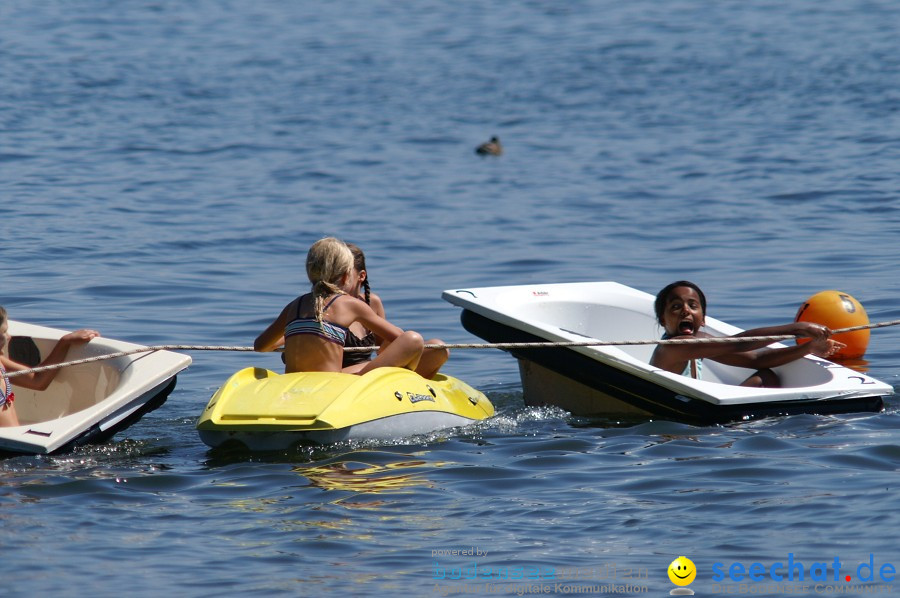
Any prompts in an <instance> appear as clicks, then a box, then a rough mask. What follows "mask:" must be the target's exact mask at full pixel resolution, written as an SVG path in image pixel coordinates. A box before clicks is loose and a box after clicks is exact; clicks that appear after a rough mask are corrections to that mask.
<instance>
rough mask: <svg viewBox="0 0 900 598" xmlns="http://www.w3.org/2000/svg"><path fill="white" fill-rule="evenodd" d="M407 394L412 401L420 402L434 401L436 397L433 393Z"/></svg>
mask: <svg viewBox="0 0 900 598" xmlns="http://www.w3.org/2000/svg"><path fill="white" fill-rule="evenodd" d="M406 396H408V397H409V402H410V403H418V402H420V401H431V402H432V403H434V397H433V396H431V395H420V394H416V393H412V392H407V393H406Z"/></svg>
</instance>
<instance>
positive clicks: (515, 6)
mask: <svg viewBox="0 0 900 598" xmlns="http://www.w3.org/2000/svg"><path fill="white" fill-rule="evenodd" d="M898 24H900V6H898V5H896V4H895V3H889V2H879V1H865V2H864V1H852V0H851V1H838V0H824V1H820V2H791V3H776V2H735V1H731V0H726V1H723V2H717V3H708V2H701V1H699V0H678V1H674V2H658V1H652V0H636V1H633V2H624V3H623V2H612V1H583V2H568V3H562V2H544V1H531V2H522V3H481V2H471V1H468V0H465V1H461V2H453V3H443V2H432V1H425V2H417V3H409V2H385V1H382V0H374V1H370V2H345V3H302V2H273V1H259V2H252V3H250V2H246V3H243V2H233V1H227V0H221V1H212V0H200V1H198V2H170V1H167V0H161V1H157V2H111V1H105V2H104V1H99V0H97V1H87V0H84V1H73V2H59V1H48V2H41V3H37V4H35V3H32V2H23V1H21V0H11V1H8V2H4V3H3V4H2V5H0V27H2V29H0V31H2V35H0V222H2V225H3V232H4V242H3V243H2V250H0V256H2V259H3V270H4V272H3V276H2V282H3V299H2V304H3V305H5V306H6V307H7V309H8V310H9V311H10V315H11V317H12V318H14V319H19V320H26V321H31V322H35V323H40V324H44V325H50V326H56V327H61V328H70V329H71V328H78V327H83V326H84V327H88V326H89V327H92V328H97V329H100V330H101V331H102V332H103V334H104V335H106V336H109V337H113V338H121V339H124V340H129V341H133V342H139V343H146V344H161V343H184V344H223V345H248V344H251V343H252V340H253V338H254V337H255V336H256V334H258V333H259V332H260V331H261V330H262V329H263V328H264V327H265V326H266V325H267V324H268V322H269V321H270V320H271V319H272V318H273V317H274V316H275V315H276V314H277V313H278V311H279V310H280V308H281V307H282V306H283V305H284V304H285V303H286V302H287V301H288V300H290V299H291V298H292V297H293V296H295V295H296V294H298V293H299V292H301V291H303V290H304V289H305V288H306V286H307V283H306V282H305V273H304V269H303V263H304V257H305V252H306V249H307V248H308V246H309V245H310V244H311V243H312V242H313V241H315V240H316V239H318V238H320V237H322V236H324V235H336V236H340V237H342V238H345V239H347V240H350V241H353V242H356V243H358V244H359V245H361V246H362V247H363V249H364V250H365V251H366V254H367V258H368V266H369V274H370V279H371V282H372V285H373V289H374V290H375V291H376V292H378V293H379V294H380V295H381V296H382V298H383V299H384V300H385V302H386V307H387V310H388V316H389V318H390V319H391V320H393V321H395V322H396V323H397V324H398V325H400V326H403V327H407V328H414V329H417V330H420V331H422V332H423V333H424V334H426V335H428V336H433V337H440V338H442V339H444V340H446V341H448V342H471V341H473V340H476V339H474V338H473V337H472V336H471V335H469V334H468V333H467V332H465V330H463V328H462V327H461V325H460V324H459V310H458V309H457V308H455V307H453V306H450V305H449V304H447V303H445V302H443V301H442V300H441V299H440V294H441V291H442V290H444V289H450V288H464V287H474V286H486V285H493V284H523V283H531V282H541V283H543V282H567V281H581V280H616V281H619V282H622V283H625V284H628V285H630V286H634V287H636V288H639V289H642V290H645V291H648V292H655V291H656V290H658V289H659V288H660V287H662V286H663V285H664V284H666V283H668V282H670V281H672V280H675V279H679V278H688V279H691V280H694V281H695V282H697V283H698V284H700V286H702V287H703V288H704V290H705V291H706V294H707V296H708V297H709V301H710V307H709V313H710V315H712V316H714V317H717V318H719V319H723V320H726V321H728V322H731V323H734V324H736V325H738V326H742V327H745V328H749V327H753V326H760V325H767V324H778V323H783V322H787V321H790V320H791V319H792V318H793V316H794V313H795V311H796V309H797V307H798V306H799V305H800V303H802V302H803V300H804V299H806V298H807V297H809V296H810V295H812V294H813V293H816V292H818V291H820V290H824V289H831V288H837V289H840V290H843V291H845V292H848V293H850V294H852V295H854V296H855V297H856V298H857V299H859V300H860V301H861V302H862V303H863V305H864V306H865V307H866V309H867V310H868V312H869V316H870V319H871V320H872V321H873V322H878V321H887V320H895V319H900V304H898V300H897V297H898V296H900V282H898V279H897V277H896V275H895V270H896V264H897V258H898V251H897V249H896V248H897V239H898V232H900V197H898V184H897V183H898V172H900V133H898V131H900V91H898V90H900V85H898V84H900V53H898V51H897V50H898V46H897V36H896V31H897V25H898ZM492 135H498V136H499V137H500V139H501V141H502V142H503V144H504V146H505V148H506V151H505V153H504V155H503V156H500V157H498V158H494V157H490V158H480V157H478V156H476V155H475V154H474V152H473V149H474V147H475V146H476V145H477V144H479V143H481V142H482V141H485V140H487V139H488V138H489V137H490V136H492ZM898 346H900V330H898V329H897V328H885V329H881V330H877V331H874V332H873V333H872V338H871V342H870V345H869V350H868V353H867V355H866V359H867V360H868V362H869V363H868V369H869V373H870V374H872V375H874V376H875V377H876V378H879V379H881V380H884V381H886V382H888V383H890V384H892V385H894V386H895V387H896V386H897V385H898V384H900V381H898V375H900V348H898ZM192 357H193V358H194V363H193V365H192V366H191V367H190V368H189V369H188V370H187V371H186V372H184V373H183V374H182V375H181V376H180V377H179V380H178V387H177V388H176V390H175V391H174V393H173V394H172V395H171V396H170V398H169V400H168V402H167V403H166V404H165V405H164V406H163V408H161V409H159V410H157V411H155V412H153V413H151V414H149V415H148V416H146V417H145V418H144V419H143V420H141V421H140V422H139V423H138V424H137V425H135V426H133V427H132V428H130V429H129V430H127V431H126V432H125V433H122V434H120V435H118V436H117V437H116V438H115V439H114V440H113V441H112V442H110V443H108V444H105V445H102V446H97V447H90V448H85V449H81V450H78V451H77V452H75V453H71V454H66V455H60V456H50V457H46V456H38V457H32V456H21V457H14V458H8V459H4V460H2V461H0V519H2V522H3V525H2V531H0V548H2V550H3V554H4V557H5V558H6V559H7V563H8V567H7V573H8V575H7V576H6V581H5V582H4V584H3V585H4V592H5V593H6V595H11V596H13V595H16V596H17V595H60V596H62V595H73V596H74V595H95V596H118V595H120V594H123V593H125V594H127V595H129V596H159V595H165V594H167V593H169V594H173V595H179V596H207V595H209V594H210V593H212V592H217V591H221V592H223V593H233V594H241V595H265V596H271V595H359V596H362V595H366V596H396V595H411V596H430V595H441V594H450V593H453V594H459V593H462V592H464V591H466V590H467V589H468V590H471V592H470V593H477V592H480V593H482V594H485V595H486V594H487V592H488V590H489V588H488V586H487V585H485V584H482V585H478V586H473V587H469V586H467V585H466V584H465V577H466V576H467V575H468V574H470V573H472V572H473V571H474V572H476V573H477V574H479V575H483V574H484V572H485V571H487V576H488V577H490V576H492V575H494V574H495V573H496V576H495V577H492V578H491V581H498V584H499V581H500V580H501V579H502V578H501V576H500V572H501V571H506V574H507V576H508V575H509V574H510V571H511V570H516V569H518V570H519V572H520V573H521V572H523V571H530V572H535V571H536V572H537V573H538V574H537V575H536V577H538V578H541V579H538V580H537V581H547V575H545V573H546V571H547V570H549V569H552V570H554V571H555V572H556V577H555V580H554V581H555V582H559V581H564V582H567V583H568V582H571V581H572V580H575V581H578V582H579V583H578V584H569V586H564V587H556V586H554V585H552V584H551V585H550V589H551V590H552V593H557V594H563V593H578V592H577V591H575V590H574V589H573V587H572V586H573V585H588V586H589V587H588V588H587V589H583V590H582V591H581V592H580V593H581V595H654V596H661V595H667V593H668V592H669V590H670V589H672V588H673V587H674V586H673V585H672V583H671V582H670V581H669V579H668V576H667V575H666V569H667V567H668V566H669V563H670V562H671V561H672V560H673V559H674V558H675V557H676V556H679V555H685V556H687V557H689V558H690V559H692V560H693V561H694V563H695V564H696V566H697V569H698V575H697V580H696V581H695V582H694V584H693V585H692V588H693V589H694V590H695V591H696V592H697V594H698V595H710V594H714V593H725V592H726V591H727V587H725V586H724V584H720V585H719V587H717V586H716V585H715V582H714V571H715V570H716V569H714V567H715V565H716V564H717V563H718V564H720V565H722V566H724V568H725V570H726V574H727V570H728V567H729V566H730V565H732V564H733V563H740V564H742V565H743V566H746V567H749V565H750V564H752V563H761V566H763V567H765V569H766V571H767V572H768V571H770V570H772V568H773V567H775V563H783V562H786V561H787V559H788V558H789V556H788V555H792V557H791V558H793V559H795V560H796V561H798V562H802V563H803V564H804V566H805V568H806V578H805V580H804V582H799V580H795V581H796V582H797V583H796V584H795V583H794V582H790V583H788V582H786V581H785V582H782V586H778V587H776V589H775V590H774V591H767V592H763V593H764V594H768V595H774V594H775V593H785V592H787V590H788V589H790V588H793V587H794V586H795V585H798V584H799V585H802V583H806V584H809V588H808V589H807V590H804V591H802V592H798V591H795V592H794V593H795V595H796V594H800V595H810V596H814V595H824V594H827V593H828V592H829V591H828V590H827V589H824V588H823V589H821V590H817V589H816V587H815V586H816V584H817V583H818V584H824V582H821V581H817V580H811V578H810V576H811V575H814V574H815V571H814V567H813V565H814V563H826V564H828V565H829V566H830V567H831V569H828V579H829V581H830V582H831V583H832V585H834V584H837V585H841V584H845V585H842V586H841V587H842V590H841V593H842V595H845V596H852V595H862V590H855V589H854V588H853V587H850V585H851V584H850V583H847V582H845V581H844V580H843V576H844V575H845V574H846V575H851V577H852V583H853V584H855V583H857V582H860V581H866V580H865V572H866V569H865V568H864V569H862V570H861V571H858V566H859V565H860V564H863V565H868V563H869V562H870V561H869V559H870V558H871V559H872V563H873V569H874V571H875V579H873V585H872V586H871V587H870V589H871V588H872V587H876V586H878V581H879V580H878V578H877V573H878V572H879V571H880V570H881V569H880V567H882V566H883V565H884V564H892V565H893V566H894V567H896V568H898V569H900V549H898V548H897V543H896V533H895V531H894V530H895V529H896V528H897V526H898V525H900V516H898V515H897V512H898V508H897V507H898V506H900V500H898V499H897V498H896V496H897V492H898V488H900V474H898V468H900V432H898V430H897V428H898V426H900V415H898V405H900V402H898V400H897V399H894V398H892V399H889V400H888V401H887V408H886V410H885V411H884V413H880V414H854V415H843V416H832V417H823V416H814V415H800V416H794V417H786V418H773V419H767V420H763V421H756V422H751V423H741V424H734V425H729V426H714V427H692V426H688V425H684V424H679V423H672V422H665V421H653V422H646V423H641V424H639V425H631V426H615V425H601V424H597V423H596V422H586V421H583V420H580V419H578V418H574V417H572V416H571V415H569V414H567V413H566V412H563V411H559V410H554V409H529V408H525V407H524V406H523V403H522V392H521V386H520V382H519V377H518V371H517V366H516V363H515V360H514V359H513V358H511V357H510V356H508V355H507V354H505V353H502V352H499V351H489V350H469V351H464V350H459V351H456V352H454V354H453V356H452V358H451V360H450V362H448V364H447V365H446V366H445V370H446V371H447V372H448V373H450V374H452V375H455V376H458V377H460V378H462V379H464V380H466V381H467V382H469V383H470V384H472V385H473V386H476V387H478V388H480V389H482V390H484V391H485V392H486V393H487V394H488V396H489V397H490V398H491V400H492V401H493V402H494V404H495V406H496V408H497V411H498V415H497V416H496V417H494V418H492V419H490V420H488V421H486V422H484V423H482V424H480V425H477V426H474V427H471V428H469V429H465V430H454V431H448V432H444V433H440V434H433V435H430V436H428V437H422V438H406V439H397V440H396V441H394V442H390V443H369V444H366V443H361V444H352V445H351V444H348V445H337V446H328V447H322V448H318V449H303V450H298V451H294V452H290V453H285V454H278V455H263V456H243V457H239V458H224V457H221V456H217V455H215V454H213V453H210V452H209V451H208V450H207V448H206V446H205V445H203V444H202V443H201V442H200V440H199V438H198V436H197V434H196V431H195V430H194V422H195V419H196V417H197V415H198V414H199V413H200V411H201V410H202V408H203V406H204V405H205V403H206V401H207V400H208V398H209V396H210V395H211V394H212V392H213V391H214V390H215V389H216V388H217V387H218V386H219V384H221V383H222V382H223V381H224V380H225V379H226V378H227V377H228V376H229V375H230V374H231V373H232V372H234V371H236V370H237V369H239V368H241V367H244V366H246V365H258V366H265V367H271V368H277V366H278V365H280V362H278V359H277V357H274V356H271V355H268V356H267V355H252V354H245V353H199V352H198V353H194V354H192ZM469 549H477V551H475V552H476V554H473V555H467V554H456V555H452V554H447V553H439V552H438V551H452V550H457V551H466V550H469ZM835 558H839V560H840V562H841V563H843V568H842V569H841V570H840V571H839V573H840V576H841V579H840V580H839V581H838V582H834V581H833V580H832V577H833V576H834V574H835V572H834V571H833V562H834V560H835ZM473 567H474V569H473ZM566 571H569V572H571V571H580V572H581V573H582V574H583V575H581V577H580V578H579V577H578V576H571V577H565V575H564V572H566ZM454 572H455V573H454ZM767 574H768V573H767ZM454 576H456V577H459V578H462V579H448V578H450V577H454ZM817 576H818V577H820V578H821V577H822V575H817ZM766 579H767V580H769V582H770V583H774V582H773V581H772V579H771V578H770V577H766ZM514 581H515V583H513V582H514ZM532 581H533V580H532ZM745 581H746V580H745ZM507 582H508V583H507ZM507 582H505V583H506V585H505V586H504V585H503V584H499V585H498V587H497V588H496V589H497V592H496V593H504V592H505V593H515V591H516V590H521V591H522V592H525V591H526V589H527V588H530V586H527V585H524V580H512V581H509V580H507ZM582 582H590V583H588V584H584V583H582ZM601 583H606V584H607V586H609V585H610V584H612V585H613V586H615V584H619V585H620V586H625V585H627V584H629V583H631V585H632V586H633V587H631V589H630V590H627V591H626V590H621V591H620V590H617V589H616V588H615V587H613V588H610V587H606V589H596V590H595V589H592V588H594V587H596V586H599V585H600V584H601ZM729 583H730V582H729ZM898 584H900V582H895V583H894V584H887V586H888V590H887V592H888V593H884V594H883V595H890V591H894V592H895V593H896V590H891V588H894V587H896V586H897V585H898ZM786 585H787V586H790V588H786ZM226 586H227V589H223V588H226ZM845 586H846V587H845ZM567 587H568V589H566V588H567ZM523 588H526V589H523ZM848 588H849V589H848ZM757 589H758V587H757ZM527 591H528V592H531V591H532V590H530V589H527Z"/></svg>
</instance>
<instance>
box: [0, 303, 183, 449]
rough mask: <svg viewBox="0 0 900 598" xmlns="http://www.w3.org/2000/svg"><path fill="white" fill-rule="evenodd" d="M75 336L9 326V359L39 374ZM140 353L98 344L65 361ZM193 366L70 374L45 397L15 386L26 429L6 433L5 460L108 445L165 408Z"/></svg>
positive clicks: (162, 362)
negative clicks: (179, 378) (181, 375)
mask: <svg viewBox="0 0 900 598" xmlns="http://www.w3.org/2000/svg"><path fill="white" fill-rule="evenodd" d="M68 332H69V331H67V330H57V329H55V328H47V327H44V326H37V325H34V324H26V323H24V322H17V321H13V320H10V321H9V334H10V335H11V336H12V337H13V339H12V341H11V342H10V347H9V351H10V357H11V358H12V359H14V360H16V361H19V362H22V363H26V364H27V365H31V366H35V365H37V362H39V361H40V359H41V356H45V355H47V353H49V352H50V351H51V350H52V349H53V347H54V346H55V345H56V341H57V340H58V339H59V338H60V337H61V336H63V335H64V334H66V333H68ZM29 339H31V340H30V341H29ZM31 341H33V344H32V343H31ZM139 347H140V345H135V344H133V343H127V342H123V341H117V340H113V339H110V338H105V337H99V338H95V339H93V340H91V341H90V342H89V343H87V344H84V345H78V346H73V347H72V348H70V349H69V352H68V354H67V355H66V361H75V360H78V359H84V358H88V357H94V356H98V355H107V354H110V353H117V352H120V351H130V350H132V349H137V348H139ZM35 348H36V351H35ZM37 352H39V353H40V356H39V355H37V354H36V353H37ZM17 353H18V354H17ZM29 361H33V363H29ZM190 363H191V358H190V357H188V356H187V355H181V354H179V353H172V352H169V351H155V352H149V353H137V354H133V355H127V356H123V357H114V358H111V359H105V360H102V361H94V362H90V363H84V364H79V365H73V366H66V367H64V368H61V369H60V372H59V373H58V374H57V375H56V377H55V378H54V379H53V382H51V383H50V386H49V387H48V388H47V389H46V390H43V391H36V390H31V389H27V388H22V387H20V386H16V385H15V378H12V379H11V382H12V383H13V390H14V391H15V393H16V400H15V406H16V413H17V414H18V416H19V423H20V425H18V426H11V427H0V454H9V453H26V454H47V453H57V452H64V451H68V450H72V449H73V448H75V447H77V446H81V445H84V444H95V443H100V442H105V441H106V440H108V439H109V438H111V437H112V436H113V435H114V434H116V433H117V432H119V431H121V430H124V429H125V428H127V427H128V426H130V425H132V424H134V423H135V422H136V421H138V420H139V419H140V418H141V417H142V416H143V415H144V414H145V413H147V412H149V411H152V410H153V409H156V408H157V407H159V406H160V405H162V404H163V403H165V401H166V398H167V397H168V396H169V393H170V392H171V391H172V389H173V388H174V387H175V377H176V374H177V373H178V372H180V371H181V370H183V369H185V368H186V367H188V366H189V365H190Z"/></svg>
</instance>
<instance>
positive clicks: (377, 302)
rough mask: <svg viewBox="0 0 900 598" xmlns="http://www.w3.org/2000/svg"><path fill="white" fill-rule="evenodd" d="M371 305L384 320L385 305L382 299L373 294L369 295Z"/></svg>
mask: <svg viewBox="0 0 900 598" xmlns="http://www.w3.org/2000/svg"><path fill="white" fill-rule="evenodd" d="M369 305H370V306H371V307H372V309H373V310H374V311H375V313H376V314H378V315H379V316H381V317H382V318H383V317H384V303H382V301H381V297H379V296H378V295H376V294H375V293H371V294H370V295H369Z"/></svg>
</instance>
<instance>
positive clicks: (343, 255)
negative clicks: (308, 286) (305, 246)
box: [306, 237, 353, 322]
mask: <svg viewBox="0 0 900 598" xmlns="http://www.w3.org/2000/svg"><path fill="white" fill-rule="evenodd" d="M352 269H353V254H352V253H351V252H350V249H349V248H348V247H347V245H345V244H344V242H343V241H341V240H340V239H335V238H334V237H325V238H324V239H319V240H318V241H316V242H315V243H313V245H312V247H310V248H309V252H308V253H307V254H306V275H307V276H308V277H309V281H310V282H311V283H312V285H313V287H312V293H313V298H314V299H315V310H316V311H315V313H316V320H318V321H320V322H321V321H322V312H323V311H324V309H325V299H326V298H327V297H328V296H329V295H334V294H335V293H338V294H341V295H343V294H344V291H342V290H341V288H340V286H339V285H340V282H341V279H343V278H344V276H346V275H347V274H348V273H349V272H350V271H351V270H352Z"/></svg>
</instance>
